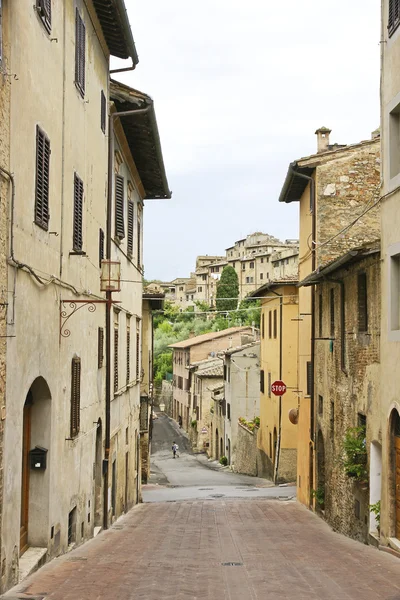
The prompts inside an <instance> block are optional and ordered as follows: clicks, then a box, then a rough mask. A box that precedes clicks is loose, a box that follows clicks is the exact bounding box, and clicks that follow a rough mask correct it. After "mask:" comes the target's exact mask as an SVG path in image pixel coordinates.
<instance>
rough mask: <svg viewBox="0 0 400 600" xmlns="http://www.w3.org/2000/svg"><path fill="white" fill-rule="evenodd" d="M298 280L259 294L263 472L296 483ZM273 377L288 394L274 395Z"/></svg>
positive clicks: (263, 289)
mask: <svg viewBox="0 0 400 600" xmlns="http://www.w3.org/2000/svg"><path fill="white" fill-rule="evenodd" d="M296 284H297V279H289V278H288V279H286V280H282V281H272V282H270V283H267V284H265V285H264V286H262V287H261V288H259V289H258V290H256V291H255V292H254V296H257V297H260V296H262V299H261V340H260V342H261V347H260V386H259V387H260V428H259V431H258V439H257V444H258V448H259V466H258V469H257V470H258V473H259V474H260V475H263V476H264V477H268V479H271V480H273V481H279V482H285V481H286V482H293V481H296V471H297V439H298V437H297V436H298V432H297V424H294V423H292V422H290V420H289V411H291V410H293V411H295V413H296V421H297V409H298V394H299V392H298V378H297V362H298V356H297V352H298V324H299V321H298V319H299V306H298V289H297V287H296ZM274 381H283V382H284V383H285V384H286V388H287V390H286V393H285V394H284V395H283V396H276V395H274V394H273V392H272V389H271V386H272V384H273V383H274Z"/></svg>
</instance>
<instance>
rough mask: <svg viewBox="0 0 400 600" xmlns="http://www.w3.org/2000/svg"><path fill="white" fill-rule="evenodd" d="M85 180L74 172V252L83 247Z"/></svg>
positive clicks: (80, 250)
mask: <svg viewBox="0 0 400 600" xmlns="http://www.w3.org/2000/svg"><path fill="white" fill-rule="evenodd" d="M82 223H83V181H82V179H80V177H78V175H77V174H76V173H75V174H74V226H73V239H72V243H73V249H74V252H82V247H83V234H82Z"/></svg>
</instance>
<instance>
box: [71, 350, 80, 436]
mask: <svg viewBox="0 0 400 600" xmlns="http://www.w3.org/2000/svg"><path fill="white" fill-rule="evenodd" d="M80 408H81V359H80V358H75V357H74V358H73V359H72V366H71V437H75V436H77V435H78V433H79V427H80Z"/></svg>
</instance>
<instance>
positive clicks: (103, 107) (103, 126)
mask: <svg viewBox="0 0 400 600" xmlns="http://www.w3.org/2000/svg"><path fill="white" fill-rule="evenodd" d="M106 114H107V103H106V97H105V95H104V92H103V90H101V108H100V126H101V130H102V132H103V133H105V132H106Z"/></svg>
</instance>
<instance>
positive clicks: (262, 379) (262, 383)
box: [260, 370, 264, 394]
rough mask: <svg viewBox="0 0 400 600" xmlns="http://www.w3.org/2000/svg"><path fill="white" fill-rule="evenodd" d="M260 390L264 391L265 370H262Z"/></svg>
mask: <svg viewBox="0 0 400 600" xmlns="http://www.w3.org/2000/svg"><path fill="white" fill-rule="evenodd" d="M260 392H261V393H262V394H263V393H264V371H262V370H261V371H260Z"/></svg>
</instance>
